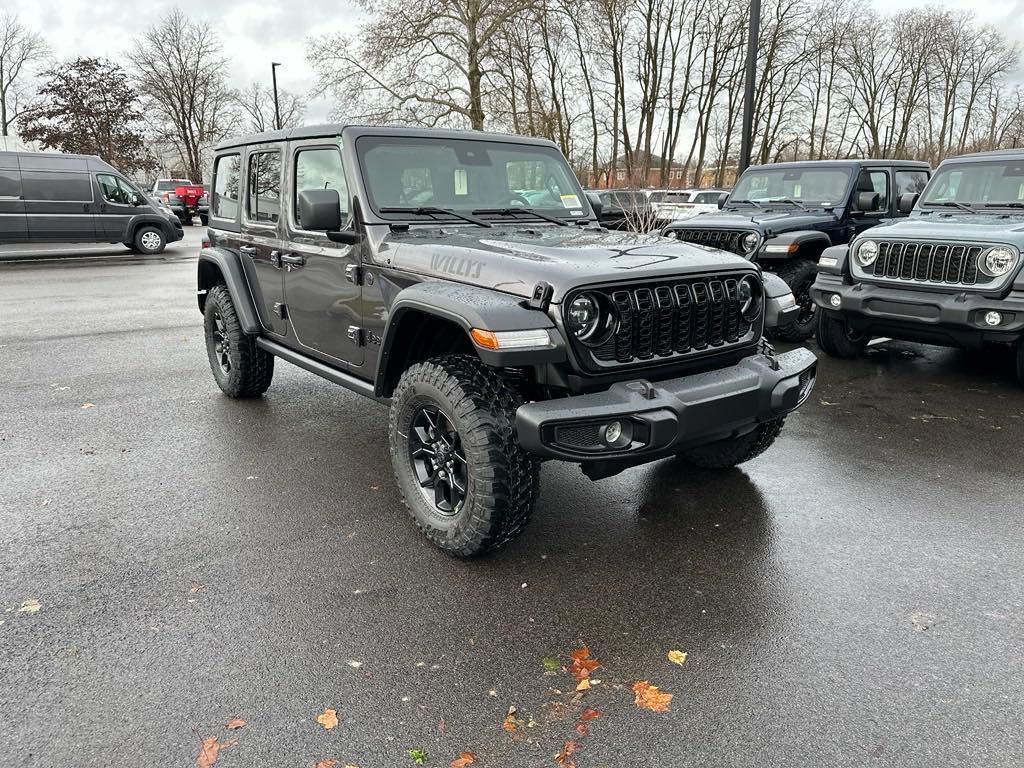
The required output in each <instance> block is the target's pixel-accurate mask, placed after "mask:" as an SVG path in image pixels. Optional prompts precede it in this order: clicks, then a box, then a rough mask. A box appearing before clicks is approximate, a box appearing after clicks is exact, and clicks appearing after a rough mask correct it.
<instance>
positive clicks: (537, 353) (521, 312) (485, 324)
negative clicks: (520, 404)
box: [374, 280, 567, 395]
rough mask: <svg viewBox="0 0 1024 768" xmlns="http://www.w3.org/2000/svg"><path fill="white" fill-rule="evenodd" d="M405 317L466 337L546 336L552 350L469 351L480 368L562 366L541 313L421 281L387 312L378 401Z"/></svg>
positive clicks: (472, 290) (495, 295) (514, 301)
mask: <svg viewBox="0 0 1024 768" xmlns="http://www.w3.org/2000/svg"><path fill="white" fill-rule="evenodd" d="M410 314H419V315H427V316H431V317H437V318H440V319H442V320H447V321H449V322H451V323H453V324H455V325H457V326H458V327H460V328H461V329H462V330H463V331H464V332H465V333H466V335H467V337H469V333H470V331H472V329H474V328H478V329H482V330H488V331H496V332H497V331H530V330H536V329H541V328H543V329H545V330H547V331H548V333H549V335H550V337H551V340H552V346H551V347H549V348H547V349H535V348H534V349H512V350H493V349H484V348H482V347H480V346H478V345H476V344H474V345H473V346H474V348H475V349H476V352H477V354H478V355H479V356H480V359H481V360H482V361H483V362H484V364H485V365H490V366H494V367H499V368H503V367H510V366H529V365H539V364H544V363H557V362H563V361H564V360H566V359H567V358H566V350H565V342H564V340H563V339H562V336H561V334H560V333H559V331H558V329H557V328H556V326H555V323H554V321H552V319H551V318H550V317H549V316H548V314H547V313H546V312H544V311H542V310H539V309H534V308H533V307H530V306H529V305H528V304H527V302H526V299H523V298H521V297H519V296H511V295H509V294H507V293H499V292H498V291H495V290H491V289H487V288H478V287H475V286H471V285H461V284H458V283H448V282H441V281H436V280H427V281H423V282H420V283H415V284H413V285H410V286H408V287H406V288H403V289H402V290H400V291H399V292H398V293H397V294H395V296H394V300H393V301H392V302H391V306H390V308H389V310H388V316H387V322H386V323H385V326H384V336H383V339H382V340H381V348H380V356H379V357H378V359H377V372H376V376H375V377H374V380H375V381H376V388H377V390H378V395H379V394H380V392H381V391H383V387H384V383H385V381H386V378H387V376H386V374H387V373H388V363H389V360H390V358H391V352H392V350H393V349H394V346H395V339H396V337H397V334H398V332H399V329H400V328H401V325H402V322H403V320H404V318H406V317H407V316H409V315H410Z"/></svg>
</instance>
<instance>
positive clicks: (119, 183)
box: [96, 173, 135, 205]
mask: <svg viewBox="0 0 1024 768" xmlns="http://www.w3.org/2000/svg"><path fill="white" fill-rule="evenodd" d="M96 181H97V182H98V183H99V185H100V192H101V193H102V195H103V199H104V200H106V201H107V202H108V203H114V204H116V205H131V203H132V195H133V194H134V193H135V190H134V189H132V188H131V187H130V186H128V182H126V181H124V180H122V179H119V178H117V177H116V176H111V175H110V174H108V173H97V174H96Z"/></svg>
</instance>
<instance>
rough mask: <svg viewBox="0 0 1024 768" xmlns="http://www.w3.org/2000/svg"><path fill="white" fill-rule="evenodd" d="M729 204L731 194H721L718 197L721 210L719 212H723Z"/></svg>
mask: <svg viewBox="0 0 1024 768" xmlns="http://www.w3.org/2000/svg"><path fill="white" fill-rule="evenodd" d="M727 202H729V193H728V192H723V193H722V194H720V195H719V196H718V208H719V210H721V209H722V208H725V204H726V203H727Z"/></svg>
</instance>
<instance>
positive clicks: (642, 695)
mask: <svg viewBox="0 0 1024 768" xmlns="http://www.w3.org/2000/svg"><path fill="white" fill-rule="evenodd" d="M633 697H634V698H633V702H634V703H635V704H636V705H637V706H638V707H642V708H644V709H649V710H651V711H652V712H668V704H669V702H670V701H672V694H671V693H662V692H661V691H659V690H658V686H656V685H651V684H650V683H648V682H647V681H646V680H640V681H639V682H636V683H633Z"/></svg>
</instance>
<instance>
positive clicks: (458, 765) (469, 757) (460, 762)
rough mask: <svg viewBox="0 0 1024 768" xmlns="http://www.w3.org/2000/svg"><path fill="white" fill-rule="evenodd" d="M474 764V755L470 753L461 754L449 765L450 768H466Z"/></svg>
mask: <svg viewBox="0 0 1024 768" xmlns="http://www.w3.org/2000/svg"><path fill="white" fill-rule="evenodd" d="M475 762H476V755H474V754H473V753H472V752H462V753H460V754H459V756H458V757H456V758H455V759H454V760H452V761H451V763H449V765H451V768H466V766H467V765H472V764H473V763H475Z"/></svg>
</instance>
